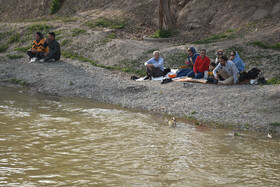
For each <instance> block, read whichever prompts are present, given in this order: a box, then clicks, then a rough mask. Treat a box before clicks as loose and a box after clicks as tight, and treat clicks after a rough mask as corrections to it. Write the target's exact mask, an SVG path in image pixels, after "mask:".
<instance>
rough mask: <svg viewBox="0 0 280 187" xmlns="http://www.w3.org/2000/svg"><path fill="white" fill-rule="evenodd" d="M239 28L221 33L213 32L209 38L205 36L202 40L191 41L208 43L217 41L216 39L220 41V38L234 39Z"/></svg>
mask: <svg viewBox="0 0 280 187" xmlns="http://www.w3.org/2000/svg"><path fill="white" fill-rule="evenodd" d="M239 30H240V29H228V30H226V31H225V32H223V33H221V34H215V35H213V36H210V37H209V38H206V39H204V40H199V41H195V42H193V43H194V44H209V43H213V42H217V41H221V40H230V39H234V38H236V37H237V35H236V34H235V33H236V32H237V31H239Z"/></svg>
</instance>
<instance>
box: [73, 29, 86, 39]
mask: <svg viewBox="0 0 280 187" xmlns="http://www.w3.org/2000/svg"><path fill="white" fill-rule="evenodd" d="M71 32H72V36H74V37H75V36H78V35H80V34H83V33H85V32H86V30H85V29H79V28H74V29H72V30H71Z"/></svg>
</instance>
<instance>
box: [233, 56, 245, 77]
mask: <svg viewBox="0 0 280 187" xmlns="http://www.w3.org/2000/svg"><path fill="white" fill-rule="evenodd" d="M235 53H236V55H235V58H234V60H232V62H233V63H234V64H235V65H236V67H237V69H238V71H239V72H241V71H245V64H244V62H243V60H242V59H241V58H240V56H239V55H238V53H237V52H236V51H235Z"/></svg>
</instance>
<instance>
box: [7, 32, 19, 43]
mask: <svg viewBox="0 0 280 187" xmlns="http://www.w3.org/2000/svg"><path fill="white" fill-rule="evenodd" d="M19 40H20V35H19V34H18V33H16V34H14V35H12V36H10V38H9V40H8V43H9V44H12V43H17V42H19Z"/></svg>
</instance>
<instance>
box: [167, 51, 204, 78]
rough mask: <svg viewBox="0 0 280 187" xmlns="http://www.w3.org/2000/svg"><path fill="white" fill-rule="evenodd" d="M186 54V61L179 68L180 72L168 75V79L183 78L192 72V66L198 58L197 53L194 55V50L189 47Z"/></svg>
mask: <svg viewBox="0 0 280 187" xmlns="http://www.w3.org/2000/svg"><path fill="white" fill-rule="evenodd" d="M187 53H188V60H187V61H186V62H185V63H186V65H185V66H183V67H181V68H180V70H179V71H178V72H177V73H176V74H171V75H170V74H169V75H168V76H169V78H176V77H185V76H187V75H188V73H189V72H190V71H192V70H193V65H194V63H195V61H196V58H197V57H198V56H199V54H198V53H196V50H195V48H194V47H190V48H188V50H187Z"/></svg>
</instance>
